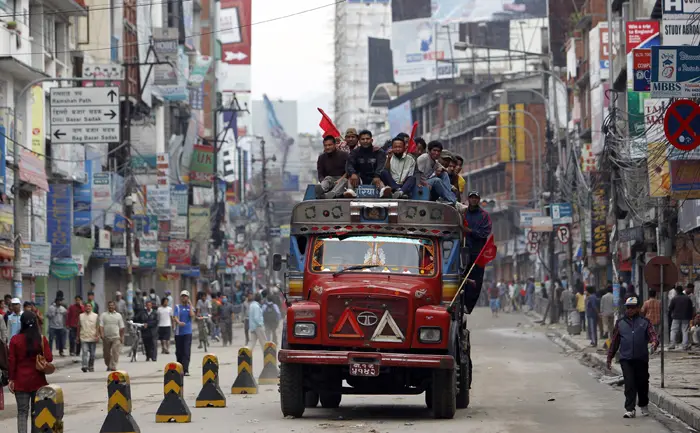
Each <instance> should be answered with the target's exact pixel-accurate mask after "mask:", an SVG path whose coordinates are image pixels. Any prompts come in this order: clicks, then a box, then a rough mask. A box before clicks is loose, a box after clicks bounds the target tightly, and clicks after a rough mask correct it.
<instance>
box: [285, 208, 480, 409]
mask: <svg viewBox="0 0 700 433" xmlns="http://www.w3.org/2000/svg"><path fill="white" fill-rule="evenodd" d="M463 229H464V226H463V218H462V216H461V215H460V214H459V213H458V212H457V210H455V208H454V207H452V206H449V205H446V204H442V203H436V202H429V201H413V200H380V199H353V200H307V201H303V202H301V203H299V204H297V205H296V206H295V207H294V209H293V213H292V220H291V236H290V253H289V255H287V256H286V257H285V258H283V257H282V256H281V255H275V256H274V257H273V269H274V270H280V269H281V268H282V266H283V264H285V263H286V273H285V274H286V278H285V279H286V289H285V291H286V294H287V298H288V302H289V308H288V310H287V315H286V318H285V325H284V332H283V337H282V345H281V348H280V350H279V361H280V393H281V406H282V413H283V414H284V415H285V416H292V417H301V416H302V415H303V414H304V411H305V409H306V408H308V407H315V406H316V405H317V404H318V402H319V400H320V403H321V405H322V406H323V407H324V408H336V407H338V406H339V405H340V402H341V399H342V396H343V394H391V395H397V394H404V395H411V394H416V395H417V394H421V393H425V402H426V404H427V406H428V407H430V408H432V411H433V413H434V417H435V418H452V417H454V415H455V412H456V409H462V408H466V407H467V406H468V405H469V388H470V385H471V360H470V342H469V331H468V329H467V323H466V312H467V311H471V309H472V308H473V307H474V305H473V303H475V302H476V299H474V300H473V303H472V305H465V302H462V298H461V297H457V302H456V303H455V304H454V306H451V305H450V304H451V302H452V301H453V298H455V295H456V294H457V292H458V289H459V288H460V287H461V286H462V280H463V278H464V277H463V276H464V275H465V274H466V272H465V269H466V267H467V264H466V263H465V254H464V248H463V247H462V246H463V245H465V244H464V230H463ZM466 257H468V256H466ZM477 298H478V295H477ZM467 303H470V302H467Z"/></svg>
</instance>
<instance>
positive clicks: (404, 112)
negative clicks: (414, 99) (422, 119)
mask: <svg viewBox="0 0 700 433" xmlns="http://www.w3.org/2000/svg"><path fill="white" fill-rule="evenodd" d="M411 128H413V115H412V113H411V101H406V102H404V103H402V104H401V105H399V106H397V107H394V108H390V109H389V132H390V134H391V136H392V137H396V136H397V135H398V134H399V133H400V132H405V133H406V134H410V133H411Z"/></svg>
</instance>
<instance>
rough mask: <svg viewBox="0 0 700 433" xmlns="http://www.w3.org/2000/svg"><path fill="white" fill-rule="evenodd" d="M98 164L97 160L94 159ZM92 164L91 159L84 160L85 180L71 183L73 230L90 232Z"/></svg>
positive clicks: (84, 232) (83, 232)
mask: <svg viewBox="0 0 700 433" xmlns="http://www.w3.org/2000/svg"><path fill="white" fill-rule="evenodd" d="M95 163H96V164H99V161H95ZM92 165H93V161H85V171H86V172H87V182H85V183H74V184H73V230H74V232H75V234H76V235H78V233H81V235H82V234H87V235H88V237H89V234H90V233H91V232H92V225H93V224H92Z"/></svg>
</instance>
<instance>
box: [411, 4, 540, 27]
mask: <svg viewBox="0 0 700 433" xmlns="http://www.w3.org/2000/svg"><path fill="white" fill-rule="evenodd" d="M404 3H405V0H404ZM432 10H433V18H434V19H436V20H437V21H438V22H439V23H440V24H443V25H444V24H448V23H465V22H483V21H511V20H525V19H530V18H544V17H546V16H547V0H528V1H522V0H499V1H494V0H491V1H478V2H477V1H464V0H433V1H432Z"/></svg>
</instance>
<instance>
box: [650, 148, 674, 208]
mask: <svg viewBox="0 0 700 433" xmlns="http://www.w3.org/2000/svg"><path fill="white" fill-rule="evenodd" d="M647 153H648V157H647V170H648V175H649V197H668V196H669V194H670V193H671V168H670V165H669V163H668V159H667V158H666V143H665V142H663V141H655V142H651V143H649V145H648V151H647Z"/></svg>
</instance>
